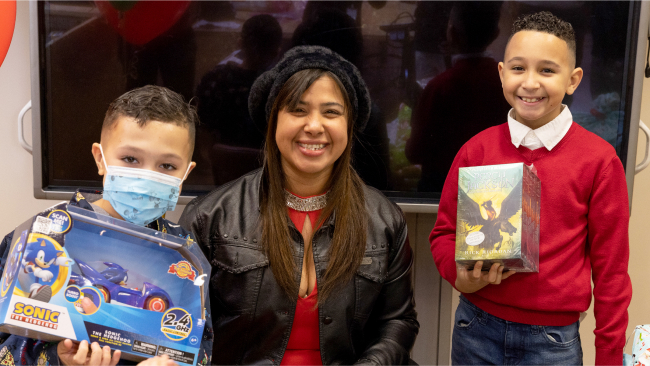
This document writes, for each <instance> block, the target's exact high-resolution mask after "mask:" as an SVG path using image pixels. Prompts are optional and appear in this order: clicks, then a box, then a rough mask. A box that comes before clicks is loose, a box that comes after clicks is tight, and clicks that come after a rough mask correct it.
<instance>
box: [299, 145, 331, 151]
mask: <svg viewBox="0 0 650 366" xmlns="http://www.w3.org/2000/svg"><path fill="white" fill-rule="evenodd" d="M298 145H300V146H302V147H304V148H305V149H307V150H320V149H322V148H324V147H325V144H316V145H307V144H298Z"/></svg>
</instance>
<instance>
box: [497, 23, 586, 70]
mask: <svg viewBox="0 0 650 366" xmlns="http://www.w3.org/2000/svg"><path fill="white" fill-rule="evenodd" d="M527 30H529V31H537V32H543V33H548V34H552V35H554V36H556V37H557V38H559V39H561V40H563V41H564V42H566V44H567V46H568V47H569V54H570V55H571V56H572V57H573V61H574V62H575V60H576V34H575V32H574V31H573V26H571V23H569V22H566V21H564V20H562V19H560V18H558V17H556V16H555V15H553V14H552V13H551V12H550V11H540V12H539V13H534V14H528V15H525V16H522V17H519V18H518V19H517V20H515V22H514V23H513V24H512V33H511V34H510V38H509V39H508V42H510V39H512V36H514V35H515V33H517V32H521V31H527Z"/></svg>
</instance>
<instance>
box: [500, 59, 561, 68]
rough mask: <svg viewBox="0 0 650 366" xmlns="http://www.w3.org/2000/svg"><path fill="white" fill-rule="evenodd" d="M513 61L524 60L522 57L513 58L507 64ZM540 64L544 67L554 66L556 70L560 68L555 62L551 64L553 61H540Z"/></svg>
mask: <svg viewBox="0 0 650 366" xmlns="http://www.w3.org/2000/svg"><path fill="white" fill-rule="evenodd" d="M515 61H526V59H525V58H523V57H513V58H511V59H510V60H508V62H507V63H511V62H515ZM540 63H542V64H546V65H551V66H555V67H557V68H561V67H562V66H560V65H558V64H557V63H556V62H553V61H551V60H542V61H540Z"/></svg>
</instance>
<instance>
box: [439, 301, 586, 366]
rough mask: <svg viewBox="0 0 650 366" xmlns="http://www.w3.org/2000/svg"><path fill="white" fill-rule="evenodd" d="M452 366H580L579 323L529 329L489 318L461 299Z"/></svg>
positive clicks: (521, 325) (457, 312)
mask: <svg viewBox="0 0 650 366" xmlns="http://www.w3.org/2000/svg"><path fill="white" fill-rule="evenodd" d="M451 363H452V364H453V365H582V347H581V345H580V333H579V323H578V322H575V323H573V324H571V325H567V326H564V327H551V326H542V325H528V324H522V323H515V322H510V321H507V320H503V319H501V318H499V317H496V316H494V315H490V314H488V313H486V312H485V311H483V310H481V309H479V308H478V307H476V306H475V305H474V304H472V303H471V302H469V300H467V299H466V298H465V297H464V296H463V295H461V296H460V304H459V305H458V309H456V318H455V320H454V333H453V336H452V345H451Z"/></svg>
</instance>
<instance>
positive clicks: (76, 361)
mask: <svg viewBox="0 0 650 366" xmlns="http://www.w3.org/2000/svg"><path fill="white" fill-rule="evenodd" d="M88 348H90V350H89V349H88ZM56 351H57V354H58V355H59V359H61V363H62V364H64V365H101V366H115V365H117V362H118V361H119V360H120V356H121V355H122V351H120V350H117V351H115V352H114V353H113V356H111V349H110V347H108V346H104V348H102V347H101V346H100V345H99V343H97V342H93V343H92V345H91V346H90V347H88V342H86V341H81V343H79V344H75V343H74V342H72V341H71V340H69V339H66V340H64V341H61V342H59V344H58V345H57V349H56ZM88 351H90V355H89V354H88Z"/></svg>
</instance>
